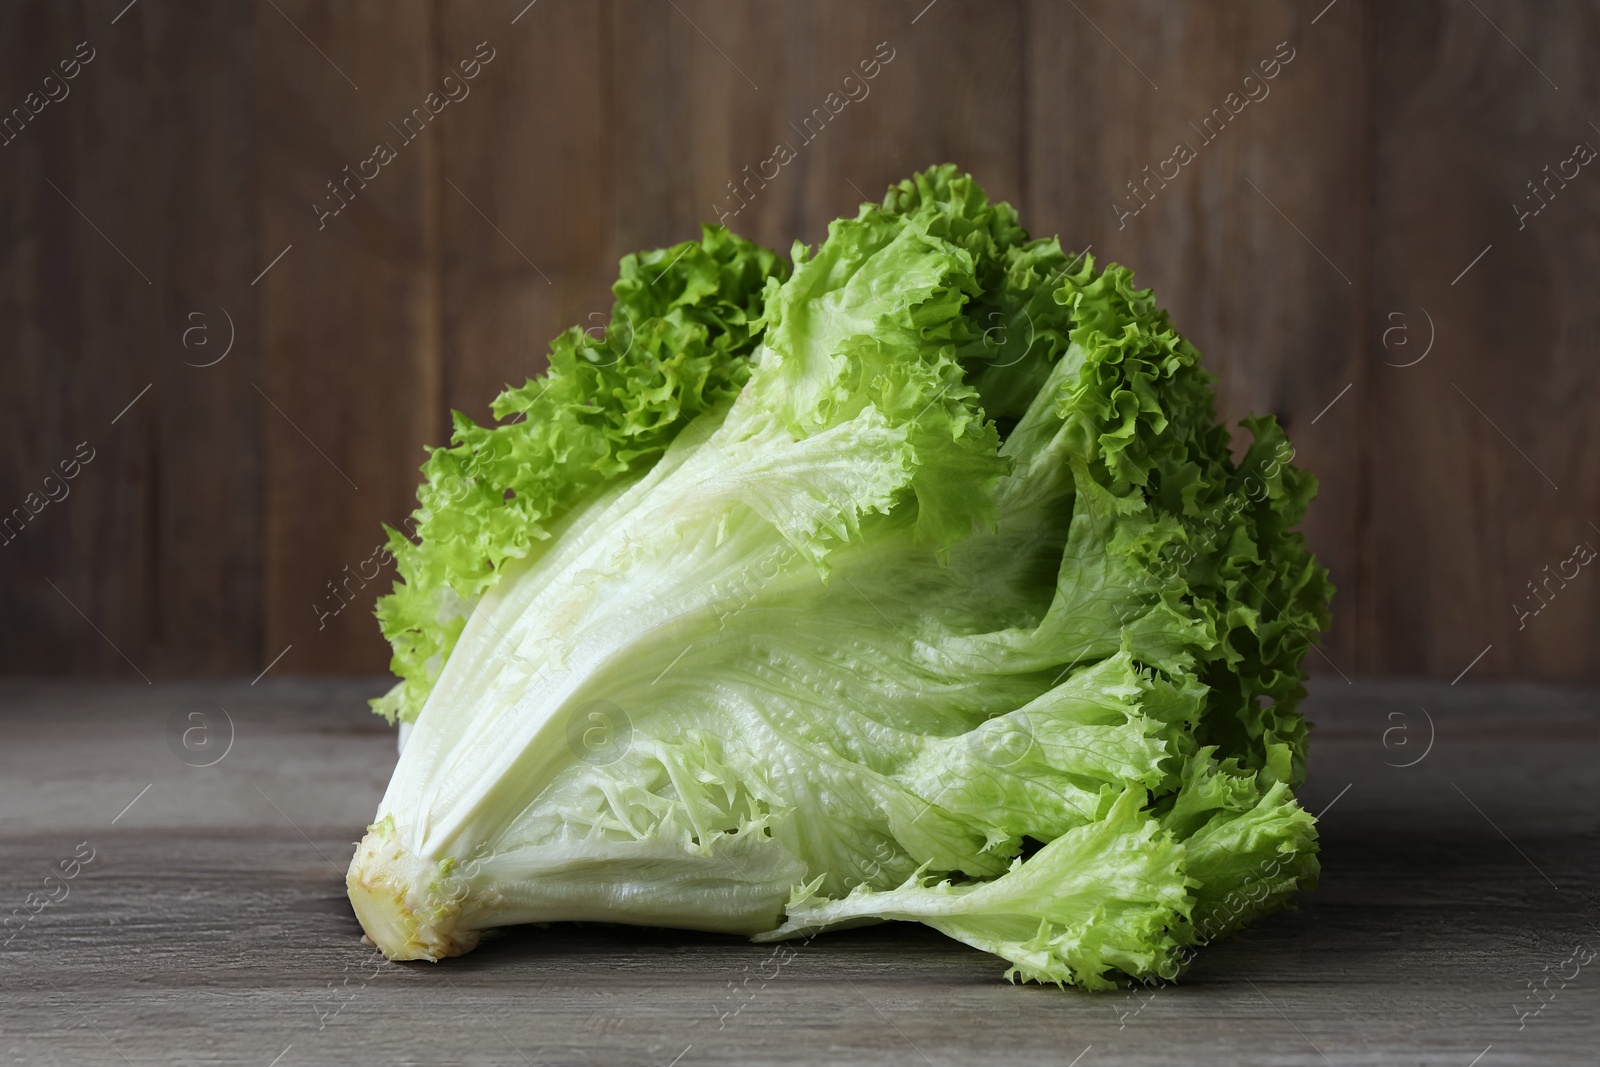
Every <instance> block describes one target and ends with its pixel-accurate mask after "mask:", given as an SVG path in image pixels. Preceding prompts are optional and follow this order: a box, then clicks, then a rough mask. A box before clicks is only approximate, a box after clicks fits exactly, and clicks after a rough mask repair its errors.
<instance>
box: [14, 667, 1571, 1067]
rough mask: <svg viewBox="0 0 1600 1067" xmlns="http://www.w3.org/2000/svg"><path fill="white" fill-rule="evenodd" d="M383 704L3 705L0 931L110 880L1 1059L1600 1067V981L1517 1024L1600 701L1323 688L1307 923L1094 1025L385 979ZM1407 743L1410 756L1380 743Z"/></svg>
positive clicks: (933, 974)
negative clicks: (21, 914) (370, 943)
mask: <svg viewBox="0 0 1600 1067" xmlns="http://www.w3.org/2000/svg"><path fill="white" fill-rule="evenodd" d="M381 687H382V683H381V682H378V681H367V680H350V681H342V682H339V681H335V682H315V683H310V682H303V681H298V680H294V679H284V680H278V681H274V680H271V679H267V680H264V681H262V682H260V683H259V684H257V685H255V686H252V685H250V684H249V683H247V682H245V681H243V680H239V681H236V682H229V683H188V684H182V685H158V686H154V687H145V686H141V685H135V686H126V685H113V684H103V683H102V684H93V683H64V682H37V681H18V680H9V681H4V682H0V738H4V739H5V740H4V746H3V748H0V812H3V813H4V815H5V818H4V819H3V820H0V904H4V905H5V907H4V908H3V909H0V910H3V911H5V912H7V913H9V911H10V909H11V907H13V906H15V905H16V904H19V903H20V902H21V901H23V900H24V899H25V898H26V896H27V894H28V893H30V892H32V891H33V890H35V889H38V888H40V887H41V885H42V882H43V878H44V876H45V874H46V873H48V872H49V871H50V870H51V869H52V868H53V867H54V866H55V865H57V864H58V863H59V862H60V861H61V860H63V859H65V858H68V857H70V856H72V855H73V854H74V851H75V850H78V849H79V846H80V845H81V844H82V843H84V842H87V843H88V847H91V848H93V849H94V858H93V860H92V861H91V862H89V863H87V864H86V865H84V866H82V868H81V870H80V872H79V874H78V876H77V877H76V878H73V879H72V880H71V881H70V882H69V883H68V892H67V896H66V897H65V898H64V899H62V900H61V901H60V902H59V903H56V904H53V905H50V906H48V907H46V908H45V909H44V910H43V911H42V912H40V913H39V914H38V916H37V917H35V918H34V919H33V920H32V921H31V922H29V923H28V924H26V925H25V926H24V927H23V928H22V929H21V931H20V932H19V933H18V934H17V936H15V937H14V938H12V939H11V942H10V943H9V944H8V945H6V946H5V947H3V948H0V1055H4V1056H5V1057H6V1059H7V1061H8V1062H9V1061H15V1062H29V1063H50V1062H61V1063H86V1062H118V1063H120V1062H123V1058H125V1059H126V1061H127V1062H129V1063H134V1064H142V1063H163V1062H183V1063H193V1064H206V1063H218V1064H222V1063H228V1064H237V1063H259V1064H266V1063H269V1062H272V1061H273V1058H274V1057H277V1056H280V1055H281V1057H282V1058H281V1059H279V1060H278V1061H277V1062H278V1064H279V1065H280V1067H289V1065H292V1064H304V1063H343V1064H356V1063H382V1064H399V1063H419V1064H420V1063H427V1064H441V1063H463V1064H467V1063H471V1064H489V1063H538V1064H546V1063H583V1064H597V1063H598V1064H654V1065H661V1064H669V1063H673V1062H674V1058H675V1057H677V1060H676V1062H677V1063H679V1064H682V1065H684V1067H688V1065H692V1064H697V1063H709V1064H718V1063H726V1064H786V1065H792V1064H806V1063H863V1064H865V1063H872V1064H880V1063H918V1064H921V1063H928V1064H946V1063H950V1064H958V1063H959V1064H965V1063H970V1062H972V1061H974V1060H976V1059H978V1058H980V1057H983V1058H1001V1059H1003V1060H1004V1061H1006V1062H1011V1063H1019V1064H1041V1065H1043V1064H1050V1065H1055V1067H1060V1065H1064V1064H1068V1063H1071V1062H1073V1061H1074V1057H1078V1056H1080V1054H1081V1057H1082V1058H1081V1059H1079V1060H1078V1061H1077V1062H1079V1063H1081V1064H1083V1065H1084V1067H1092V1065H1093V1064H1110V1063H1116V1064H1169V1063H1172V1062H1174V1061H1175V1060H1177V1059H1181V1060H1182V1061H1183V1062H1194V1063H1218V1064H1274V1065H1277V1064H1328V1063H1332V1064H1338V1065H1340V1067H1344V1065H1346V1064H1350V1065H1356V1064H1393V1063H1408V1064H1439V1065H1448V1067H1466V1065H1467V1064H1468V1063H1470V1062H1472V1060H1473V1057H1474V1056H1477V1055H1478V1054H1479V1053H1480V1052H1483V1051H1484V1050H1485V1049H1486V1048H1490V1047H1491V1046H1492V1048H1490V1053H1489V1055H1487V1056H1486V1057H1485V1058H1484V1059H1483V1060H1482V1061H1480V1062H1481V1063H1482V1064H1484V1065H1486V1067H1493V1065H1499V1064H1568V1063H1571V1064H1576V1063H1588V1062H1592V1048H1593V1040H1594V1034H1595V1019H1596V1008H1597V1006H1600V1005H1597V998H1600V981H1597V980H1596V979H1595V976H1594V975H1593V973H1591V972H1589V971H1583V972H1580V975H1579V977H1578V978H1577V979H1576V980H1574V981H1573V982H1572V983H1571V984H1570V986H1569V988H1567V989H1561V990H1559V992H1558V993H1557V994H1556V996H1555V998H1554V999H1553V1000H1552V1001H1551V1002H1550V1003H1549V1005H1548V1006H1547V1007H1546V1008H1545V1009H1544V1010H1543V1012H1542V1013H1541V1014H1540V1015H1538V1016H1535V1017H1532V1018H1530V1019H1528V1020H1527V1022H1526V1025H1525V1026H1524V1027H1523V1028H1522V1029H1519V1028H1518V1023H1519V1018H1518V1016H1517V1014H1516V1011H1515V1006H1517V1005H1522V1006H1523V1008H1524V1010H1528V1008H1530V1007H1531V1006H1532V1004H1533V1003H1534V1002H1533V1001H1532V1000H1531V999H1529V998H1530V997H1531V994H1530V993H1529V992H1528V989H1527V985H1528V983H1530V982H1537V981H1539V980H1540V979H1541V978H1542V977H1543V976H1544V975H1545V974H1547V973H1548V972H1547V971H1546V970H1544V968H1556V967H1558V966H1559V965H1560V963H1561V961H1563V960H1564V959H1566V958H1567V957H1568V954H1569V953H1571V952H1572V950H1573V948H1574V946H1575V945H1576V944H1577V943H1578V942H1580V941H1585V940H1587V941H1588V943H1589V944H1591V945H1593V944H1595V943H1596V942H1597V941H1600V925H1597V923H1600V911H1597V907H1596V905H1597V903H1600V900H1597V899H1596V897H1595V895H1594V886H1595V885H1596V884H1600V849H1596V847H1595V845H1596V843H1597V840H1600V839H1597V836H1596V833H1595V825H1596V822H1595V800H1594V798H1595V797H1596V796H1597V795H1600V790H1597V788H1596V786H1597V785H1600V781H1597V777H1600V774H1597V766H1600V764H1597V761H1596V760H1595V759H1594V756H1595V754H1596V723H1597V719H1596V707H1597V704H1600V697H1597V694H1596V693H1595V692H1594V691H1592V690H1585V689H1579V688H1562V687H1553V686H1534V685H1524V686H1503V685H1484V686H1479V687H1469V686H1461V687H1456V688H1453V689H1452V688H1451V687H1448V686H1440V685H1438V684H1428V683H1358V684H1355V685H1351V686H1345V685H1342V684H1338V683H1334V684H1327V683H1319V684H1317V685H1316V686H1314V691H1313V695H1312V698H1311V700H1310V701H1309V703H1308V707H1309V708H1310V711H1311V715H1312V717H1313V719H1315V720H1316V721H1317V722H1318V723H1319V728H1318V731H1317V739H1316V742H1315V746H1314V748H1313V753H1312V761H1311V778H1310V781H1309V782H1308V783H1307V786H1306V789H1305V791H1304V794H1303V795H1304V797H1305V798H1306V802H1307V805H1308V806H1309V807H1311V808H1312V809H1313V810H1316V809H1318V808H1319V807H1322V806H1324V805H1326V804H1328V803H1329V802H1330V801H1331V802H1333V805H1332V807H1331V808H1329V809H1328V811H1327V814H1326V816H1325V818H1324V820H1323V842H1324V850H1323V861H1324V877H1323V883H1322V885H1321V887H1320V888H1319V889H1318V890H1316V891H1315V892H1312V893H1308V894H1305V895H1304V896H1303V897H1302V899H1301V903H1300V906H1299V907H1298V909H1297V910H1295V911H1292V912H1288V913H1284V914H1280V915H1277V916H1273V917H1270V918H1269V919H1267V920H1265V921H1263V922H1261V923H1258V924H1257V925H1256V926H1254V927H1252V928H1251V929H1250V930H1249V931H1247V932H1246V933H1245V934H1244V936H1242V937H1240V938H1238V939H1236V940H1234V941H1231V942H1227V943H1223V944H1218V945H1213V946H1211V947H1209V948H1208V949H1207V950H1206V951H1205V952H1204V953H1202V955H1201V956H1200V958H1199V960H1198V961H1197V963H1196V965H1195V967H1194V968H1193V970H1192V971H1191V972H1190V973H1189V975H1187V976H1186V978H1185V980H1184V981H1183V982H1182V984H1180V985H1176V986H1171V987H1166V988H1161V989H1157V990H1151V991H1144V990H1141V991H1138V992H1131V991H1118V992H1115V993H1110V994H1088V993H1084V992H1081V991H1077V990H1068V991H1060V990H1056V989H1053V988H1045V989H1041V988H1038V987H1013V986H1010V985H1008V984H1007V983H1005V982H1004V981H1002V980H1001V978H1000V975H1001V971H1002V969H1003V968H1002V965H1001V964H1000V963H999V962H998V961H997V960H995V959H994V958H993V957H990V956H988V955H986V954H984V953H981V952H977V951H975V950H972V949H968V948H966V947H964V946H962V945H959V944H957V943H955V942H952V941H949V940H947V939H945V938H943V937H941V936H939V935H937V934H935V933H933V932H932V931H929V930H925V929H922V928H920V927H914V926H887V927H880V928H876V929H868V930H858V931H850V932H844V933H839V934H832V935H826V936H823V937H819V938H817V939H815V940H814V941H812V942H810V943H807V944H803V945H796V946H793V948H794V950H795V955H794V957H793V958H792V959H788V958H785V957H782V956H779V957H774V948H773V946H770V945H753V944H750V943H747V942H744V941H742V940H740V939H737V938H722V937H714V936H709V935H701V934H691V933H681V932H676V931H665V930H643V929H630V928H625V927H608V926H601V925H555V926H550V927H545V928H535V927H527V928H520V929H517V930H512V931H507V932H504V933H502V934H500V935H498V936H494V937H492V938H490V939H489V940H488V941H487V942H486V944H485V945H484V946H483V947H482V948H481V949H480V950H479V951H477V952H475V953H473V954H472V955H469V956H466V957H462V958H460V959H454V960H449V961H446V962H444V963H442V964H439V965H436V966H434V965H427V964H403V965H397V964H389V963H386V962H382V961H380V960H378V959H376V958H375V957H374V956H373V954H372V951H371V950H370V949H368V948H366V947H364V946H363V945H362V944H361V943H360V941H359V933H360V931H359V928H358V927H357V925H356V923H355V921H354V919H353V917H352V915H351V913H350V911H349V908H348V905H347V903H346V901H345V898H344V893H343V886H342V878H341V868H342V866H343V864H344V862H345V860H346V858H347V857H348V855H349V852H350V849H351V844H352V842H353V840H354V838H355V837H356V836H358V835H359V834H360V832H361V828H362V825H363V824H364V823H365V821H366V820H367V819H368V818H370V813H371V812H372V810H373V808H374V806H375V805H376V802H377V799H378V796H379V794H380V793H381V790H382V788H383V786H384V783H385V779H386V777H387V774H388V771H389V769H390V768H391V767H392V764H393V758H394V757H393V735H392V733H391V732H390V731H389V730H388V728H387V727H385V726H384V725H383V724H382V723H381V722H380V721H379V720H377V719H376V718H374V717H372V716H370V715H369V714H367V713H366V711H365V709H364V706H363V704H362V701H363V699H364V698H365V697H366V696H368V695H371V694H372V693H375V692H377V691H379V690H380V689H381ZM1424 707H1425V708H1427V709H1428V716H1429V717H1431V721H1432V723H1433V724H1434V733H1435V740H1434V745H1433V747H1432V748H1431V749H1430V750H1428V753H1427V755H1426V756H1425V757H1424V758H1422V759H1421V760H1420V761H1417V762H1415V765H1414V766H1411V767H1396V766H1392V765H1391V764H1396V763H1405V762H1411V761H1413V760H1415V758H1416V755H1415V754H1416V753H1418V752H1421V751H1422V749H1421V748H1417V747H1414V748H1412V749H1411V750H1410V751H1406V748H1405V746H1406V745H1412V744H1419V745H1420V744H1421V743H1422V742H1423V740H1424V732H1423V731H1425V729H1426V722H1427V721H1428V720H1427V719H1423V718H1422V717H1421V716H1420V714H1419V712H1420V709H1422V708H1424ZM207 709H215V710H212V711H207V713H208V714H210V715H212V716H213V718H212V719H210V720H209V725H210V727H211V728H212V729H214V730H218V731H219V734H218V736H219V737H220V736H221V733H220V732H221V731H223V730H224V726H225V723H227V722H231V723H232V727H233V745H232V747H231V748H229V749H228V750H227V751H226V755H224V756H223V757H222V758H221V759H220V760H219V761H218V762H216V764H215V765H214V766H212V767H196V766H191V765H189V764H188V763H185V762H184V761H182V760H180V759H179V757H178V756H177V755H176V754H175V752H174V750H173V749H171V748H170V747H169V744H168V729H169V727H170V726H171V724H172V723H173V721H174V720H176V721H178V722H180V723H189V722H194V721H196V720H190V719H188V718H187V716H188V715H189V714H190V713H191V712H194V711H196V710H200V711H206V710H207ZM69 710H70V712H71V714H70V715H68V714H65V712H67V711H69ZM224 712H225V715H224V714H223V713H224ZM1395 715H1405V716H1408V718H1405V719H1400V718H1394V717H1392V716H1395ZM1401 726H1403V727H1404V728H1405V729H1406V730H1407V731H1408V732H1409V734H1410V736H1409V737H1406V738H1405V741H1404V744H1402V743H1401V735H1398V734H1394V733H1390V734H1389V735H1388V736H1387V738H1386V737H1385V736H1384V732H1385V731H1392V730H1394V729H1395V728H1397V727H1401ZM178 751H184V750H183V749H182V747H181V746H180V747H179V750H178ZM190 762H191V763H192V762H201V760H199V759H197V758H195V757H193V756H191V757H190ZM145 786H149V788H148V790H146V789H145ZM1346 786H1349V788H1348V790H1346V789H1345V787H1346ZM1455 786H1459V787H1461V790H1458V789H1457V788H1454V787H1455ZM1463 790H1464V792H1465V793H1466V794H1470V795H1471V799H1470V800H1466V799H1464V797H1463V792H1462V791H1463ZM130 800H131V801H134V803H133V804H132V806H131V807H127V805H128V804H129V801H130ZM1474 805H1476V808H1475V807H1474ZM124 809H125V810H124ZM1490 816H1492V821H1491V818H1490ZM1501 831H1504V833H1505V834H1508V835H1510V837H1511V838H1512V839H1514V841H1515V844H1513V843H1512V840H1508V839H1507V837H1505V836H1502V834H1501ZM80 854H84V853H82V852H81V851H80ZM1546 879H1548V881H1547V880H1546ZM1552 883H1553V884H1552ZM780 961H781V962H780ZM1552 988H1554V987H1552Z"/></svg>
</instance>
